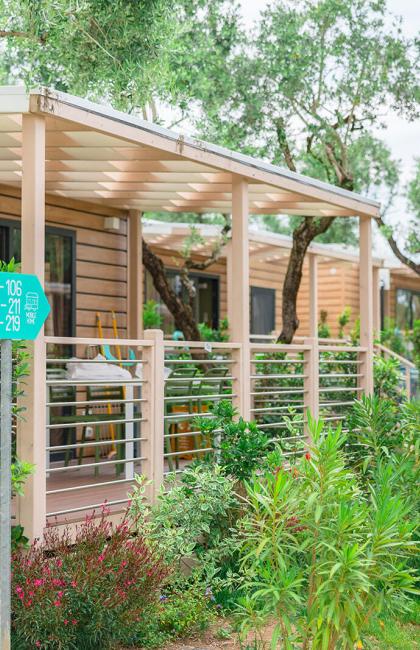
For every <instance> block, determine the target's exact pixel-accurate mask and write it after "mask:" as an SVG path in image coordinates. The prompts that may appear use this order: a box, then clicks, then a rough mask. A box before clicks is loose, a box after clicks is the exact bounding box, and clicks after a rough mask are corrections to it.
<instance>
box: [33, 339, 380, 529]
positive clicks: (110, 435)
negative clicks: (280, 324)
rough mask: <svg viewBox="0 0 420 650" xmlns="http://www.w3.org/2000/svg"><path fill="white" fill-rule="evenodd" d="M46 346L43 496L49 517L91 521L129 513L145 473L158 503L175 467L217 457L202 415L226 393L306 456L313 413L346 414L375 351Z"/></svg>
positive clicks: (339, 346) (105, 343) (135, 343)
mask: <svg viewBox="0 0 420 650" xmlns="http://www.w3.org/2000/svg"><path fill="white" fill-rule="evenodd" d="M45 344H46V346H47V351H48V355H47V361H46V369H45V375H42V376H43V377H44V381H46V384H47V399H46V414H47V418H46V433H47V435H46V443H45V461H46V462H45V474H44V470H43V475H44V481H43V482H42V481H38V483H37V485H38V487H37V499H38V503H40V502H41V503H45V504H46V513H47V522H48V523H50V524H54V523H56V524H61V523H64V522H73V521H77V520H80V519H81V518H84V517H85V515H86V514H87V513H88V512H89V511H92V509H98V508H100V507H101V505H102V504H103V503H104V502H106V504H107V507H108V508H109V509H110V511H111V513H112V514H114V515H116V516H117V515H119V513H121V512H122V511H123V510H124V509H125V507H126V505H127V502H128V499H129V496H128V494H129V493H130V491H131V488H132V485H133V482H134V477H135V474H143V475H144V476H145V477H146V479H147V480H148V486H149V487H148V490H149V497H150V499H154V498H155V495H156V493H157V491H158V490H159V489H160V487H161V485H162V484H164V481H165V476H166V475H167V474H168V473H170V472H177V473H179V472H182V471H183V470H184V468H185V466H186V465H187V464H188V463H189V462H192V461H193V460H194V459H197V458H203V457H204V456H205V455H207V454H213V452H214V449H213V442H214V440H213V438H212V437H211V436H210V435H209V436H208V437H207V434H203V433H202V431H201V430H200V427H199V426H198V424H197V421H196V418H197V416H200V417H202V418H211V417H213V414H212V408H213V406H214V405H215V404H216V403H217V402H219V401H220V400H229V401H231V402H232V404H233V405H234V407H235V408H236V409H237V412H238V413H239V414H240V415H242V416H243V417H245V418H246V419H252V420H255V421H256V422H257V423H258V425H259V427H260V428H261V429H262V430H263V431H265V432H266V433H267V434H268V436H269V438H270V439H272V440H274V441H276V442H278V443H279V445H280V446H281V447H282V450H283V452H284V454H285V455H287V456H293V455H297V454H300V453H301V452H302V451H303V449H304V447H305V443H306V441H307V439H308V433H309V432H308V426H307V425H308V412H309V411H310V412H311V413H312V414H313V415H314V416H315V417H317V416H318V414H321V415H322V416H323V417H324V418H325V419H326V420H327V421H328V420H330V421H332V422H338V421H340V420H343V419H344V417H345V414H346V412H347V411H348V409H349V408H350V406H351V403H352V401H353V399H354V398H355V397H358V396H359V395H360V394H361V393H362V391H363V390H364V388H363V387H364V376H365V375H364V373H365V368H366V359H367V351H366V349H365V348H362V347H354V346H353V347H352V346H347V345H343V343H342V341H340V342H339V343H336V344H333V343H332V342H331V341H329V343H328V344H327V343H323V342H320V341H319V340H318V339H311V338H307V339H305V340H304V341H303V342H302V343H294V344H292V345H278V344H274V343H266V342H261V343H260V342H257V343H256V342H254V343H250V344H249V345H242V344H240V343H231V342H226V343H225V342H220V343H218V342H214V343H203V342H190V341H188V342H184V341H178V342H174V341H166V340H164V338H163V334H162V332H161V331H160V330H148V331H146V332H145V334H144V339H142V340H125V339H120V340H114V339H106V340H102V339H96V338H95V339H92V338H56V337H47V338H45ZM101 351H102V352H103V353H104V356H105V357H106V358H100V357H99V358H98V357H97V354H98V353H99V352H101ZM110 355H113V357H112V356H111V357H110ZM104 369H105V371H104ZM40 376H41V375H40ZM28 433H30V430H29V429H28ZM41 433H42V432H41V431H40V432H39V434H38V435H39V436H40V435H41ZM217 433H219V432H217V431H216V432H212V435H214V434H216V435H217ZM35 444H36V440H35ZM35 516H36V515H35V514H34V518H35ZM37 521H38V520H37ZM39 521H41V518H40V519H39Z"/></svg>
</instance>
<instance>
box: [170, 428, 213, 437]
mask: <svg viewBox="0 0 420 650" xmlns="http://www.w3.org/2000/svg"><path fill="white" fill-rule="evenodd" d="M221 432H222V429H214V430H213V431H212V433H221ZM206 435H208V434H205V433H203V432H202V431H181V432H180V433H165V434H164V436H163V437H164V438H182V436H185V437H186V438H188V437H190V436H203V437H204V438H205V437H206Z"/></svg>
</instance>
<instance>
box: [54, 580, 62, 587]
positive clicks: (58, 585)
mask: <svg viewBox="0 0 420 650" xmlns="http://www.w3.org/2000/svg"><path fill="white" fill-rule="evenodd" d="M52 583H53V585H54V587H61V580H57V578H53V580H52Z"/></svg>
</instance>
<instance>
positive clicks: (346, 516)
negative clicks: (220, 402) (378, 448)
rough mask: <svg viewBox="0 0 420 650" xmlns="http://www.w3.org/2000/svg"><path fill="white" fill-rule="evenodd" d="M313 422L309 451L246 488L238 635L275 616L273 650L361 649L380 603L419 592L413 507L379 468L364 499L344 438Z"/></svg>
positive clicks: (390, 475)
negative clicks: (277, 649) (413, 557)
mask: <svg viewBox="0 0 420 650" xmlns="http://www.w3.org/2000/svg"><path fill="white" fill-rule="evenodd" d="M309 424H310V433H311V437H312V440H313V444H312V446H311V449H310V452H307V453H306V455H305V456H304V457H303V458H302V459H301V461H300V462H299V463H298V464H296V465H295V466H294V467H292V468H286V467H283V468H282V467H278V468H277V469H276V471H275V472H274V473H266V474H265V475H264V476H261V475H255V476H254V477H253V479H252V481H251V482H250V483H249V484H248V486H247V493H248V500H249V505H250V513H249V518H248V520H246V521H245V524H244V542H243V546H242V553H243V564H242V567H243V570H244V572H245V589H244V591H245V598H244V600H243V601H242V613H243V618H244V622H243V625H242V628H243V630H244V631H245V630H246V628H247V626H251V625H252V621H256V620H257V621H259V623H260V624H264V623H265V622H266V621H267V620H269V619H272V618H273V617H275V620H276V621H277V625H276V627H275V629H274V633H273V639H272V647H273V648H275V647H278V646H279V645H280V643H279V642H280V641H281V647H282V648H283V647H284V648H293V647H296V646H297V644H302V648H306V649H307V650H308V649H309V648H311V649H312V650H318V649H321V648H322V649H324V648H327V649H328V648H348V649H350V648H354V647H355V644H357V646H356V647H362V644H361V636H362V635H363V632H364V630H365V629H366V626H367V625H368V623H369V621H370V619H371V617H372V616H373V615H375V614H377V613H378V612H379V611H380V610H381V608H382V606H383V604H384V603H386V604H390V603H391V602H393V603H396V602H397V601H398V602H399V604H400V603H401V601H403V600H404V599H405V600H407V594H409V593H411V592H413V591H415V578H414V576H413V571H412V569H410V567H409V564H408V562H409V559H410V558H411V555H412V554H413V553H414V551H413V541H412V540H413V533H414V528H415V525H414V524H413V523H411V522H410V516H411V504H410V503H408V502H407V501H406V500H405V499H404V498H403V497H401V496H400V495H399V494H398V486H397V484H396V481H395V480H394V474H393V467H392V466H391V465H388V464H386V463H383V462H380V463H378V465H377V467H376V470H375V473H374V475H373V476H372V479H371V481H370V484H369V490H368V494H369V496H366V493H365V492H364V491H363V486H362V485H361V484H360V483H359V480H358V477H357V475H356V474H355V473H354V472H352V471H351V470H349V469H348V465H347V458H346V455H345V453H344V451H343V449H344V446H345V444H346V442H347V438H346V435H345V434H344V433H343V432H342V431H341V429H340V428H338V429H336V430H333V429H329V430H328V431H327V432H325V431H324V430H323V424H322V422H314V421H313V420H310V423H309ZM299 647H300V645H299Z"/></svg>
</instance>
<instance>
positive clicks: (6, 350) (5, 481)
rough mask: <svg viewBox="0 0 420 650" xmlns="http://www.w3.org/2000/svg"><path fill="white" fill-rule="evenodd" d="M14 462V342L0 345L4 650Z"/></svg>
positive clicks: (5, 648) (0, 615)
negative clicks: (12, 468)
mask: <svg viewBox="0 0 420 650" xmlns="http://www.w3.org/2000/svg"><path fill="white" fill-rule="evenodd" d="M11 462H12V341H10V340H8V339H3V340H2V341H1V415H0V563H1V571H0V632H1V650H10V578H11V575H10V564H11V538H10V518H11V512H10V502H11V498H12V494H11V483H12V478H11V470H10V465H11Z"/></svg>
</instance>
